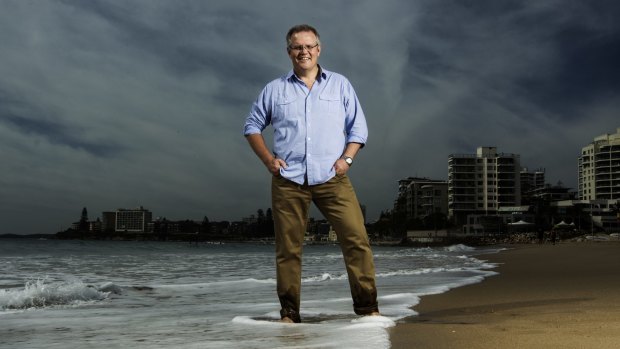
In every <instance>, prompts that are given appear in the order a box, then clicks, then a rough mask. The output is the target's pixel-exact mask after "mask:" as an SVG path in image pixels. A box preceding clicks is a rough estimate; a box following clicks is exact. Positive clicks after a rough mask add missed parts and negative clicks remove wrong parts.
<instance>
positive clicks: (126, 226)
mask: <svg viewBox="0 0 620 349" xmlns="http://www.w3.org/2000/svg"><path fill="white" fill-rule="evenodd" d="M152 218H153V214H152V213H151V211H149V210H146V209H144V208H143V207H142V206H140V207H139V208H135V209H123V208H119V209H118V210H116V222H115V225H116V227H115V230H116V231H117V232H121V231H122V232H147V231H148V224H149V223H151V221H152V220H153V219H152Z"/></svg>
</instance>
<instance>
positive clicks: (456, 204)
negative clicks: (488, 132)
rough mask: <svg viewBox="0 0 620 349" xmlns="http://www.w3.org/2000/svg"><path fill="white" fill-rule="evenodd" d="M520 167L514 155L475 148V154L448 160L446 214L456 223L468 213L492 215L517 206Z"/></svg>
mask: <svg viewBox="0 0 620 349" xmlns="http://www.w3.org/2000/svg"><path fill="white" fill-rule="evenodd" d="M520 172H521V164H520V157H519V155H517V154H505V153H498V152H497V148H496V147H478V149H477V151H476V154H452V155H450V156H449V157H448V212H449V216H450V217H451V218H452V219H453V220H454V222H455V223H456V224H464V223H466V219H467V215H468V214H485V215H493V214H496V213H497V211H498V209H499V208H500V207H516V206H520V205H521V184H520V178H519V176H520Z"/></svg>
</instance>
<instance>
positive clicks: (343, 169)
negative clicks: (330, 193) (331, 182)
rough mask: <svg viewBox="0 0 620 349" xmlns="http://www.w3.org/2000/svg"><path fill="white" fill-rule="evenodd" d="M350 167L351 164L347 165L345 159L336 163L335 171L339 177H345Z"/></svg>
mask: <svg viewBox="0 0 620 349" xmlns="http://www.w3.org/2000/svg"><path fill="white" fill-rule="evenodd" d="M349 167H351V166H349V164H347V162H346V161H344V159H338V160H336V162H335V163H334V170H335V171H336V175H337V176H344V175H345V174H347V171H349Z"/></svg>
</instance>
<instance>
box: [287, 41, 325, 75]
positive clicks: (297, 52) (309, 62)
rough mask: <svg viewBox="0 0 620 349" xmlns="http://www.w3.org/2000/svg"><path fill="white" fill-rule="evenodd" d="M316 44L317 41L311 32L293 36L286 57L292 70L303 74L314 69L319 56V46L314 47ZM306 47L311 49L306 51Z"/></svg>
mask: <svg viewBox="0 0 620 349" xmlns="http://www.w3.org/2000/svg"><path fill="white" fill-rule="evenodd" d="M316 44H318V40H317V39H316V35H314V33H313V32H299V33H295V34H293V36H292V37H291V45H290V47H289V50H288V56H289V57H290V58H291V62H293V70H295V71H296V72H303V71H310V70H312V69H314V68H316V66H317V64H318V61H319V55H320V54H321V46H316V47H314V46H315V45H316ZM308 47H313V48H311V49H307V48H308Z"/></svg>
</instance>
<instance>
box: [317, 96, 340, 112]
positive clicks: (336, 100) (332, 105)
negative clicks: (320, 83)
mask: <svg viewBox="0 0 620 349" xmlns="http://www.w3.org/2000/svg"><path fill="white" fill-rule="evenodd" d="M319 104H320V108H321V110H322V111H323V112H325V113H327V114H338V113H339V112H340V110H341V108H342V102H341V101H340V95H339V94H334V93H322V94H320V95H319Z"/></svg>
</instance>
